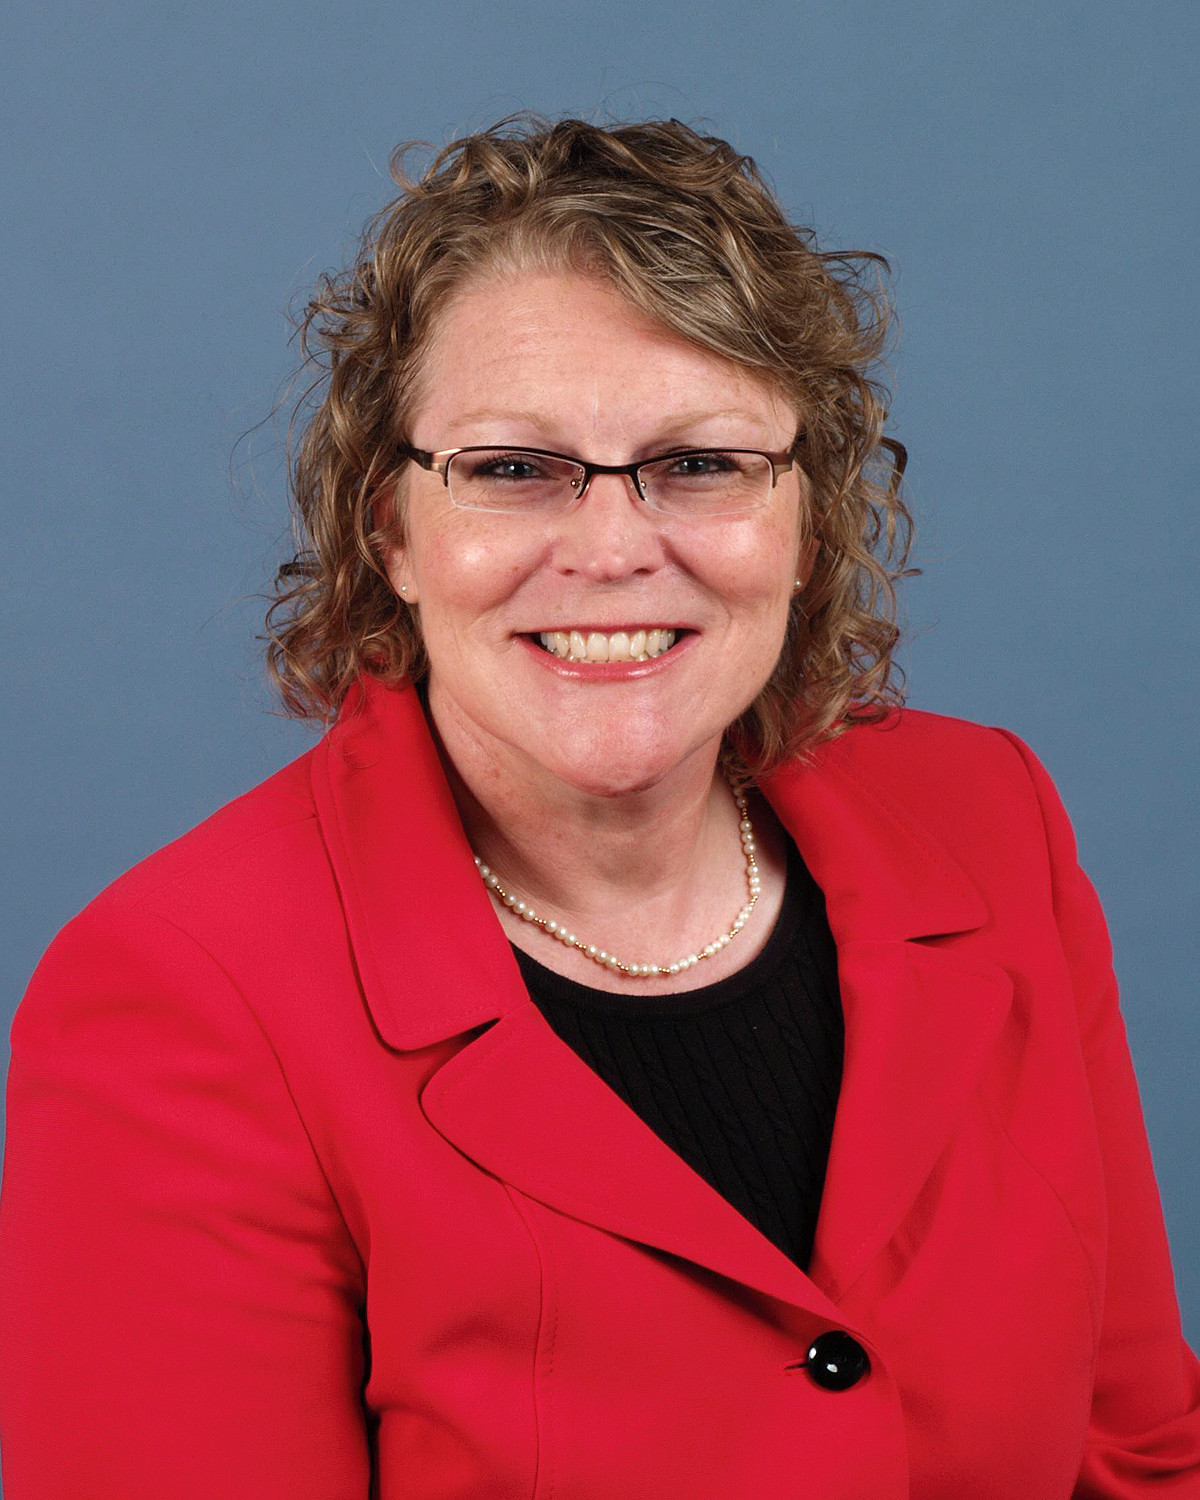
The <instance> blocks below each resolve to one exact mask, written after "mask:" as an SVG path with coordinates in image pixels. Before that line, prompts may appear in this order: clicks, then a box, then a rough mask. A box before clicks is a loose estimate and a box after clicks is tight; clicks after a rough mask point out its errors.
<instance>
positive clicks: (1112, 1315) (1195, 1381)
mask: <svg viewBox="0 0 1200 1500" xmlns="http://www.w3.org/2000/svg"><path fill="white" fill-rule="evenodd" d="M1007 737H1008V738H1009V739H1010V740H1011V741H1012V743H1013V744H1014V745H1015V746H1016V748H1017V749H1018V750H1019V751H1020V753H1021V756H1022V757H1023V759H1024V761H1025V765H1026V768H1027V770H1028V772H1029V775H1030V777H1031V778H1032V780H1033V784H1034V788H1035V790H1036V792H1037V796H1038V800H1039V803H1040V805H1041V811H1042V818H1043V820H1044V823H1045V829H1046V838H1047V843H1048V846H1049V851H1050V871H1051V882H1052V892H1053V899H1054V906H1055V915H1056V918H1057V922H1058V927H1059V931H1060V933H1061V935H1062V941H1063V946H1064V949H1065V951H1066V955H1067V960H1068V963H1069V964H1070V968H1071V974H1072V978H1073V982H1074V988H1075V995H1076V1003H1077V1006H1078V1012H1079V1027H1080V1035H1081V1038H1082V1043H1083V1050H1084V1057H1085V1061H1086V1064H1087V1070H1088V1077H1089V1080H1090V1084H1091V1093H1092V1103H1093V1108H1094V1111H1095V1120H1096V1128H1097V1131H1098V1134H1099V1140H1100V1147H1101V1152H1102V1157H1103V1163H1104V1172H1105V1188H1106V1193H1107V1204H1108V1252H1107V1260H1106V1271H1105V1288H1104V1310H1103V1320H1102V1326H1101V1341H1100V1347H1099V1355H1098V1360H1097V1364H1096V1373H1095V1386H1094V1395H1093V1401H1092V1412H1091V1422H1090V1426H1089V1429H1088V1436H1087V1443H1086V1446H1085V1449H1084V1454H1083V1462H1082V1467H1081V1469H1080V1473H1079V1479H1078V1482H1077V1484H1076V1488H1075V1496H1076V1500H1137V1497H1143V1500H1144V1497H1148V1496H1150V1495H1154V1496H1162V1497H1164V1500H1165V1497H1166V1496H1168V1495H1170V1496H1177V1497H1179V1500H1184V1497H1185V1496H1186V1497H1189V1500H1196V1497H1198V1496H1200V1366H1198V1365H1197V1362H1196V1359H1195V1356H1194V1355H1193V1354H1192V1352H1191V1350H1190V1349H1189V1348H1188V1346H1187V1344H1186V1343H1185V1342H1184V1339H1183V1334H1182V1331H1181V1329H1180V1323H1179V1309H1178V1305H1177V1302H1176V1297H1175V1286H1174V1281H1173V1279H1172V1275H1171V1262H1170V1256H1169V1252H1168V1249H1167V1237H1166V1230H1165V1228H1164V1225H1163V1216H1162V1207H1161V1204H1160V1202H1159V1196H1158V1188H1157V1186H1156V1183H1155V1180H1154V1170H1153V1167H1152V1165H1151V1160H1150V1150H1149V1146H1148V1145H1147V1141H1146V1132H1145V1127H1144V1125H1143V1122H1142V1110H1141V1103H1140V1100H1139V1098H1138V1090H1137V1082H1136V1080H1135V1078H1134V1074H1133V1066H1132V1063H1131V1061H1130V1056H1129V1048H1128V1045H1127V1043H1126V1038H1125V1027H1124V1024H1123V1022H1122V1020H1121V1015H1120V1011H1119V1010H1118V1007H1117V984H1116V978H1115V976H1114V974H1113V969H1112V949H1111V945H1110V942H1109V938H1108V931H1107V928H1106V926H1105V922H1104V917H1103V915H1102V913H1101V910H1100V904H1099V901H1098V900H1097V898H1096V894H1095V891H1094V890H1093V889H1092V886H1091V883H1090V882H1089V880H1088V878H1087V876H1086V875H1085V874H1084V873H1083V871H1082V869H1081V868H1080V866H1079V862H1078V859H1077V857H1076V851H1075V838H1074V834H1073V833H1072V830H1071V825H1070V823H1069V821H1068V819H1067V815H1066V812H1065V811H1064V809H1063V806H1062V803H1061V802H1060V800H1059V797H1058V794H1057V792H1056V791H1055V789H1054V786H1053V784H1052V782H1051V780H1050V777H1049V776H1048V775H1047V773H1046V771H1045V770H1044V768H1043V767H1042V766H1041V764H1040V763H1039V762H1038V760H1037V759H1036V757H1035V756H1034V755H1033V754H1032V752H1031V751H1030V750H1029V749H1028V747H1027V746H1025V745H1023V744H1022V743H1021V741H1020V740H1018V739H1017V738H1016V737H1015V736H1014V735H1008V736H1007Z"/></svg>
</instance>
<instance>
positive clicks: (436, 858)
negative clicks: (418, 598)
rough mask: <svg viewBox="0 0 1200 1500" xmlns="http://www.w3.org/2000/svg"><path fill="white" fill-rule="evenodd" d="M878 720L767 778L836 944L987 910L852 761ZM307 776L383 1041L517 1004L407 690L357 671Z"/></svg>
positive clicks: (959, 928) (495, 928)
mask: <svg viewBox="0 0 1200 1500" xmlns="http://www.w3.org/2000/svg"><path fill="white" fill-rule="evenodd" d="M886 732H887V731H886V729H877V728H873V727H870V728H868V727H865V726H864V727H863V728H860V729H854V730H850V731H849V732H848V733H847V734H846V735H844V736H842V738H840V739H837V740H833V741H831V742H829V743H827V744H825V745H823V746H821V747H820V748H819V750H818V751H817V753H816V755H815V756H814V757H813V758H812V759H811V760H810V761H808V762H806V763H804V764H801V765H791V766H788V767H785V768H784V769H783V770H782V771H780V772H778V773H777V774H776V775H774V776H772V777H770V778H769V779H767V780H766V781H765V782H764V783H763V786H762V790H763V792H764V794H765V795H766V796H767V798H768V799H769V801H770V802H771V803H772V805H773V806H774V809H775V811H776V813H777V814H778V816H779V818H780V820H781V821H782V823H783V824H784V826H785V827H786V828H787V829H788V831H789V833H790V834H791V835H792V837H793V838H794V839H795V840H796V842H797V844H798V845H799V847H800V850H801V853H802V854H803V856H804V859H805V861H806V862H807V864H808V866H809V868H810V869H811V870H812V872H813V875H814V877H815V879H816V881H817V883H818V885H820V887H821V889H822V890H823V891H824V893H825V900H826V906H827V909H828V913H829V920H830V925H831V927H832V929H833V933H834V937H835V939H836V940H837V941H838V943H839V944H842V943H845V942H848V941H850V940H853V939H858V938H878V939H898V940H904V939H909V938H921V937H928V936H935V935H944V934H947V933H954V932H967V931H970V930H971V929H973V928H975V927H978V926H979V925H980V924H981V923H982V922H983V921H984V920H985V917H986V907H985V905H984V902H983V900H982V898H981V896H980V895H979V892H978V890H977V889H976V888H975V886H974V885H973V884H972V882H971V881H970V879H969V878H968V877H967V875H966V873H965V872H964V871H963V869H962V868H961V866H960V865H958V864H957V862H956V861H955V860H954V859H953V858H952V856H951V855H950V854H949V853H948V852H947V850H946V849H945V848H944V846H942V845H941V844H940V843H939V842H938V841H937V840H936V839H934V838H933V837H932V836H931V835H930V834H929V833H928V832H927V831H926V830H925V829H924V828H923V827H922V826H921V824H920V823H919V822H918V821H917V820H916V819H915V818H914V817H912V816H911V814H909V813H908V812H907V811H906V810H905V809H904V808H903V807H901V806H898V805H897V804H896V801H895V799H894V798H892V797H889V796H888V795H887V793H886V792H885V791H884V790H883V789H882V788H881V786H880V785H879V784H878V782H877V781H874V782H873V781H872V780H871V778H870V777H869V775H866V774H864V773H863V771H862V769H861V767H859V766H858V765H856V763H855V762H856V759H858V758H860V757H856V756H855V753H854V751H855V746H854V744H853V742H854V740H855V738H856V737H857V736H861V735H872V734H882V733H886ZM312 786H313V794H314V798H315V801H316V807H317V815H318V818H319V820H320V824H321V828H322V831H323V834H324V837H325V842H326V847H327V849H328V851H329V857H330V861H331V863H332V866H333V871H334V877H335V880H336V882H337V885H338V889H339V892H340V895H341V899H342V904H343V908H344V911H345V914H346V921H347V925H348V927H349V931H350V939H351V943H352V945H353V948H354V954H355V960H356V962H357V965H358V969H359V974H360V977H361V980H362V984H363V988H364V991H365V993H366V998H367V1002H368V1004H369V1005H370V1007H371V1010H372V1014H373V1016H374V1019H375V1024H376V1026H377V1027H378V1029H379V1032H380V1035H381V1036H382V1037H383V1039H384V1041H386V1042H387V1043H388V1044H389V1045H390V1046H393V1047H397V1048H400V1049H402V1050H415V1049H417V1048H420V1047H424V1046H428V1045H430V1044H431V1043H433V1042H437V1041H442V1040H445V1039H446V1038H448V1037H451V1036H456V1035H458V1034H460V1033H463V1032H466V1031H470V1030H473V1029H474V1028H475V1027H477V1026H480V1025H483V1024H484V1023H486V1022H488V1021H493V1020H496V1019H497V1018H498V1017H499V1016H501V1015H504V1014H506V1013H507V1012H508V1011H510V1010H513V1009H514V1008H516V1007H518V1006H520V1005H523V1004H527V1003H528V998H527V996H526V993H525V987H524V984H523V983H522V980H521V976H520V971H519V969H518V968H517V965H516V961H515V960H514V958H513V956H512V950H511V948H510V947H509V944H508V940H507V938H506V937H505V936H504V932H503V930H502V928H501V926H500V924H499V922H498V921H497V920H496V918H495V915H494V913H493V911H492V906H491V898H490V897H489V896H488V894H487V892H486V890H485V889H484V886H483V883H482V882H481V881H480V879H479V876H478V874H477V873H476V869H475V862H474V856H473V855H472V852H471V849H470V847H469V845H468V843H467V840H466V835H465V833H464V832H463V828H462V824H461V822H460V820H459V817H458V811H457V809H456V807H455V805H454V801H453V798H452V797H451V795H450V789H449V786H448V784H447V782H446V777H445V775H444V773H443V770H442V766H441V762H440V760H439V758H438V754H437V750H436V748H435V746H434V743H433V738H432V736H431V735H430V733H429V729H428V726H427V724H426V721H425V714H424V710H423V709H422V707H421V703H420V700H419V699H418V697H417V694H416V693H415V692H414V691H413V690H412V689H411V688H401V689H392V688H388V687H385V686H384V685H382V684H381V683H379V682H378V681H376V680H374V679H371V678H364V679H363V680H362V681H361V682H360V683H359V684H357V685H356V686H355V687H354V688H353V689H352V691H351V693H350V695H349V696H348V698H347V700H346V703H345V705H344V707H343V709H342V712H341V714H340V715H339V717H338V720H337V723H336V724H335V725H334V727H333V728H332V729H331V730H330V732H329V733H328V734H327V735H326V736H325V738H324V739H323V740H322V741H321V743H320V744H319V745H318V746H317V747H316V750H315V751H314V753H313V764H312ZM414 933H420V934H421V941H420V942H419V943H414V942H413V934H414ZM466 934H470V940H469V941H465V940H464V939H465V935H466Z"/></svg>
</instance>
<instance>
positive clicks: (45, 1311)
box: [0, 898, 370, 1500]
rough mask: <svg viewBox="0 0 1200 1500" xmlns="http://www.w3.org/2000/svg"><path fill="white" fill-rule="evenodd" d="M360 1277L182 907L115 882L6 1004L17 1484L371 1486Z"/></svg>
mask: <svg viewBox="0 0 1200 1500" xmlns="http://www.w3.org/2000/svg"><path fill="white" fill-rule="evenodd" d="M362 1298H363V1273H362V1266H361V1263H360V1261H359V1259H358V1257H357V1253H356V1250H355V1248H354V1246H353V1243H352V1241H351V1239H350V1235H349V1232H348V1230H347V1228H346V1225H345V1223H344V1221H343V1220H342V1218H341V1216H340V1214H339V1212H338V1210H337V1207H336V1204H335V1202H334V1200H333V1197H332V1194H331V1192H330V1189H329V1186H328V1184H327V1183H326V1181H325V1178H324V1176H323V1174H322V1171H321V1169H320V1166H319V1163H318V1161H317V1159H316V1157H315V1155H314V1152H313V1149H312V1146H311V1144H310V1142H309V1140H308V1137H307V1135H306V1133H305V1131H304V1128H303V1125H302V1122H301V1120H300V1119H299V1117H298V1115H297V1112H296V1109H295V1107H294V1105H293V1102H292V1099H291V1097H290V1095H289V1092H288V1088H287V1084H286V1080H285V1078H284V1076H283V1074H282V1072H281V1070H280V1067H279V1064H278V1061H277V1059H276V1057H275V1055H274V1053H273V1051H272V1049H271V1047H270V1045H269V1042H268V1040H267V1038H266V1037H265V1035H264V1033H263V1031H262V1029H261V1027H260V1026H259V1024H258V1022H257V1020H256V1018H255V1016H254V1015H253V1014H252V1012H251V1010H250V1009H249V1008H248V1006H247V1004H246V1002H245V1000H244V999H243V997H242V995H241V994H240V992H239V991H238V989H237V988H236V987H235V985H234V984H233V983H232V982H231V980H230V979H229V977H228V976H227V975H226V974H225V973H224V972H223V971H222V969H221V968H220V967H219V965H218V964H217V963H216V962H215V961H214V959H212V958H211V957H210V956H209V955H208V954H207V953H206V952H205V951H204V950H203V949H202V948H201V947H200V946H198V944H197V943H196V942H195V941H193V939H192V938H191V937H189V936H188V935H187V934H186V933H184V932H183V931H181V930H180V929H179V928H178V927H176V926H174V925H172V924H171V923H170V922H168V921H167V920H165V919H163V918H161V917H159V916H156V915H154V914H153V913H151V912H147V911H146V910H144V909H137V908H134V909H133V910H131V911H129V910H122V909H121V907H120V904H119V903H118V902H116V901H113V900H111V899H105V898H102V899H101V902H99V903H96V904H95V905H94V906H93V907H92V908H89V909H88V911H86V912H85V913H84V914H83V915H82V916H81V917H79V918H77V919H76V920H75V921H74V922H73V923H72V924H70V926H68V927H67V928H66V929H65V930H64V932H63V933H62V934H60V936H59V938H58V939H57V940H56V941H55V943H54V944H53V945H52V946H51V948H50V950H49V952H48V953H47V955H46V957H45V959H44V960H43V961H42V964H41V965H40V967H39V969H38V971H37V973H36V974H35V976H34V978H33V981H32V982H31V985H30V988H29V992H28V994H27V996H26V998H25V1000H24V1001H23V1003H22V1005H21V1006H20V1008H19V1010H18V1012H17V1016H16V1020H15V1022H14V1025H13V1057H12V1065H11V1070H10V1077H9V1086H8V1142H7V1150H6V1157H5V1165H4V1181H3V1193H2V1195H0V1348H3V1350H4V1357H3V1359H2V1360H0V1452H2V1454H3V1480H4V1495H5V1497H6V1500H101V1497H103V1500H114V1497H117V1496H120V1497H121V1500H163V1497H164V1496H171V1497H172V1500H201V1497H203V1500H213V1497H214V1496H218V1495H229V1496H234V1495H237V1496H243V1495H244V1496H254V1497H255V1500H285V1497H286V1500H365V1497H366V1496H367V1494H368V1490H369V1484H370V1473H369V1469H370V1464H369V1453H368V1440H367V1431H366V1423H365V1420H364V1415H363V1407H362V1399H361V1396H362V1385H363V1378H364V1341H363V1334H362V1328H363V1319H362Z"/></svg>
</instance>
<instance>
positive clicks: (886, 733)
mask: <svg viewBox="0 0 1200 1500" xmlns="http://www.w3.org/2000/svg"><path fill="white" fill-rule="evenodd" d="M812 764H813V766H814V768H817V769H819V770H824V769H828V770H829V771H831V772H833V773H834V774H841V775H844V776H851V777H857V778H860V779H862V780H864V781H866V782H869V783H870V784H872V785H873V786H875V787H877V788H878V789H879V790H880V792H886V794H887V795H888V796H889V797H890V798H894V799H897V800H899V801H907V802H912V803H914V804H919V805H921V806H925V805H927V804H930V803H939V802H944V801H945V800H946V799H950V800H951V801H953V802H955V803H961V802H962V801H963V800H966V801H973V802H981V803H987V804H989V805H991V806H993V807H995V806H996V805H997V799H1001V800H1005V801H1008V800H1010V799H1015V801H1016V802H1017V803H1020V804H1024V805H1025V806H1027V807H1030V808H1036V806H1037V802H1038V795H1037V794H1038V785H1037V783H1038V782H1039V781H1040V780H1041V779H1042V778H1046V773H1045V771H1044V770H1043V769H1042V766H1041V763H1040V762H1039V761H1038V759H1037V757H1036V756H1035V755H1034V753H1033V751H1031V750H1030V749H1029V747H1028V746H1027V745H1026V744H1025V743H1024V742H1023V741H1022V740H1021V739H1019V738H1018V736H1017V735H1015V734H1013V733H1012V732H1011V731H1010V730H1007V729H1001V728H997V727H995V726H992V725H987V724H977V723H974V722H972V721H971V720H969V719H958V718H954V717H952V716H950V715H948V714H937V713H929V712H927V711H925V710H922V709H914V708H903V709H896V710H894V711H893V712H892V713H890V714H889V715H888V716H887V717H886V718H885V719H881V720H879V721H877V722H857V723H852V724H850V725H849V726H848V727H847V728H846V729H845V730H843V732H842V733H841V734H839V735H837V736H836V737H835V738H833V739H831V740H828V741H826V742H825V743H824V744H822V745H820V746H818V747H817V749H816V751H815V752H814V755H813V759H812ZM1046 782H1047V785H1048V784H1049V780H1048V778H1046Z"/></svg>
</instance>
